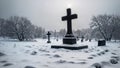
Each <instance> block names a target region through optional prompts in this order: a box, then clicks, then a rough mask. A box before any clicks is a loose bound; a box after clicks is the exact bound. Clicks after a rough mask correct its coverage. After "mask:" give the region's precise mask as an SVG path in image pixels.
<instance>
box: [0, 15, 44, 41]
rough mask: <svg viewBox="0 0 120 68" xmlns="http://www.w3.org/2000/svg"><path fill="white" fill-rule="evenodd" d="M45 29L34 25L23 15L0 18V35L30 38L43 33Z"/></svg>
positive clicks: (19, 38) (22, 39)
mask: <svg viewBox="0 0 120 68" xmlns="http://www.w3.org/2000/svg"><path fill="white" fill-rule="evenodd" d="M44 32H45V29H43V28H41V27H38V26H35V25H33V24H32V23H31V21H30V20H28V19H27V18H25V17H19V16H11V17H10V18H9V19H3V18H1V19H0V36H1V37H9V38H14V39H18V40H19V41H24V40H31V39H33V38H36V37H41V36H42V35H44Z"/></svg>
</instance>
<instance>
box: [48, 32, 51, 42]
mask: <svg viewBox="0 0 120 68" xmlns="http://www.w3.org/2000/svg"><path fill="white" fill-rule="evenodd" d="M47 35H48V41H47V43H51V41H50V35H51V33H50V32H49V31H48V33H47Z"/></svg>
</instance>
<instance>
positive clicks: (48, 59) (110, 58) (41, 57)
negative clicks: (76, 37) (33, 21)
mask: <svg viewBox="0 0 120 68" xmlns="http://www.w3.org/2000/svg"><path fill="white" fill-rule="evenodd" d="M46 41H47V40H46V39H36V41H32V42H19V41H15V40H4V39H3V40H0V53H3V54H5V55H2V54H1V55H0V68H95V66H96V68H97V66H98V68H99V66H101V68H119V67H120V42H107V45H106V46H102V47H98V46H97V42H96V41H91V42H88V41H85V42H82V43H81V42H80V41H78V43H77V45H88V46H89V48H88V49H82V50H67V49H51V48H50V47H51V45H63V44H62V40H59V41H56V40H54V39H52V41H51V42H52V43H50V44H47V43H46Z"/></svg>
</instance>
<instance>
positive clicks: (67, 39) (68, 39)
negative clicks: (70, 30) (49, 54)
mask: <svg viewBox="0 0 120 68" xmlns="http://www.w3.org/2000/svg"><path fill="white" fill-rule="evenodd" d="M63 44H76V38H75V37H74V36H73V37H66V36H65V37H64V38H63Z"/></svg>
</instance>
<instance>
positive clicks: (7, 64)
mask: <svg viewBox="0 0 120 68" xmlns="http://www.w3.org/2000/svg"><path fill="white" fill-rule="evenodd" d="M11 65H13V64H12V63H6V64H4V65H3V66H4V67H6V66H11Z"/></svg>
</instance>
